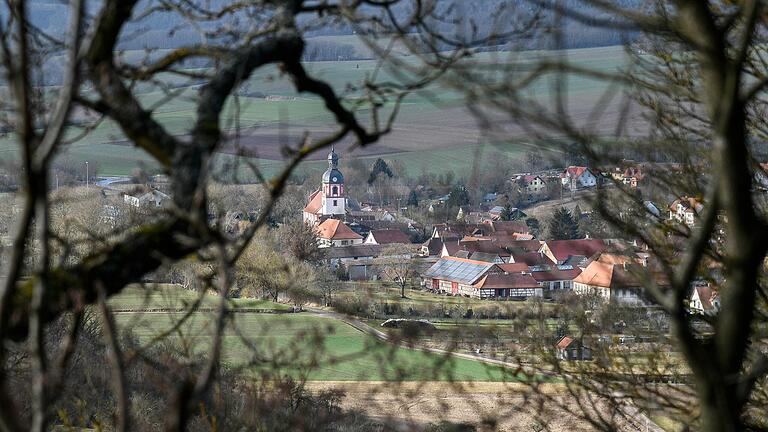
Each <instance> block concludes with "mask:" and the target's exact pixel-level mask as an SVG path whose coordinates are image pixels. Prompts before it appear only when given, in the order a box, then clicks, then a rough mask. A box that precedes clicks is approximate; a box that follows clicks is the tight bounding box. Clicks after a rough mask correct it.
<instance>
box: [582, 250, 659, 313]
mask: <svg viewBox="0 0 768 432" xmlns="http://www.w3.org/2000/svg"><path fill="white" fill-rule="evenodd" d="M633 272H638V273H639V272H643V273H645V274H648V273H649V267H644V266H642V265H640V264H638V263H637V262H636V260H634V259H632V258H630V257H628V256H624V255H615V254H606V253H604V254H600V256H599V257H597V259H595V260H593V261H592V262H591V263H589V265H587V267H586V268H585V269H584V271H582V272H581V274H579V275H578V276H576V278H574V279H573V292H574V293H576V294H579V295H596V296H598V297H600V298H602V299H603V300H605V301H606V302H616V303H620V304H625V305H630V306H642V305H645V304H646V301H645V298H644V295H643V292H644V289H643V285H642V283H641V281H640V280H639V279H638V278H637V276H636V275H635V274H633ZM651 277H653V278H654V279H656V283H657V284H658V285H660V286H663V285H665V284H666V281H665V280H663V278H661V277H660V275H658V274H655V275H654V274H652V275H651Z"/></svg>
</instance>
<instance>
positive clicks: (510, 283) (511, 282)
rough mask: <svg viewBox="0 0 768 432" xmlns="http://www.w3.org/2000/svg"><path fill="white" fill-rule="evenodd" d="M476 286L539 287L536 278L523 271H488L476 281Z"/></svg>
mask: <svg viewBox="0 0 768 432" xmlns="http://www.w3.org/2000/svg"><path fill="white" fill-rule="evenodd" d="M474 286H475V287H476V288H496V289H498V288H513V289H514V288H517V289H519V288H540V286H539V284H538V282H536V279H534V278H533V277H531V275H529V274H523V273H489V274H486V275H485V276H483V277H482V278H481V279H480V280H479V281H477V282H476V283H475V284H474Z"/></svg>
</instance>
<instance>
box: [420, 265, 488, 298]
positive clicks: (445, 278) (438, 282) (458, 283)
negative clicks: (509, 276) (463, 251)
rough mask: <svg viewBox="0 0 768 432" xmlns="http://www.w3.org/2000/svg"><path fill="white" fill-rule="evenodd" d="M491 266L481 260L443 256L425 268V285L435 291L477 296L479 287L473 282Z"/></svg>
mask: <svg viewBox="0 0 768 432" xmlns="http://www.w3.org/2000/svg"><path fill="white" fill-rule="evenodd" d="M493 266H494V264H492V263H487V262H483V261H474V260H470V259H464V258H456V257H450V256H449V257H443V258H440V260H439V261H437V262H436V263H435V264H433V265H432V266H431V267H430V268H429V270H427V272H426V273H425V274H424V278H425V279H426V280H425V282H426V284H427V286H428V287H431V288H432V289H433V290H435V291H439V292H444V293H450V294H453V295H465V296H473V297H474V296H477V297H479V288H476V287H475V286H474V285H473V284H474V283H475V282H477V281H478V280H480V278H482V277H483V275H485V273H486V272H488V270H490V269H491V267H493Z"/></svg>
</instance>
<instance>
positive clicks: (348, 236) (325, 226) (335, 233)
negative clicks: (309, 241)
mask: <svg viewBox="0 0 768 432" xmlns="http://www.w3.org/2000/svg"><path fill="white" fill-rule="evenodd" d="M317 235H318V236H319V237H321V238H324V239H328V240H356V239H361V238H362V237H361V236H360V234H358V233H356V232H354V231H352V229H350V228H349V227H348V226H346V225H345V224H344V223H342V222H341V221H340V220H338V219H326V220H325V221H323V223H321V224H320V225H318V226H317Z"/></svg>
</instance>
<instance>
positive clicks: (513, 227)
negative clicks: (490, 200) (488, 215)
mask: <svg viewBox="0 0 768 432" xmlns="http://www.w3.org/2000/svg"><path fill="white" fill-rule="evenodd" d="M486 224H487V225H489V226H490V227H491V230H493V232H496V233H507V234H513V233H522V234H528V233H530V232H531V229H530V228H528V225H526V224H525V222H522V221H489V222H486Z"/></svg>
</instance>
